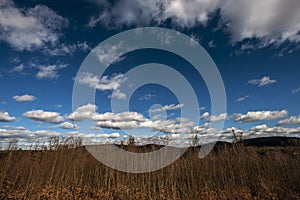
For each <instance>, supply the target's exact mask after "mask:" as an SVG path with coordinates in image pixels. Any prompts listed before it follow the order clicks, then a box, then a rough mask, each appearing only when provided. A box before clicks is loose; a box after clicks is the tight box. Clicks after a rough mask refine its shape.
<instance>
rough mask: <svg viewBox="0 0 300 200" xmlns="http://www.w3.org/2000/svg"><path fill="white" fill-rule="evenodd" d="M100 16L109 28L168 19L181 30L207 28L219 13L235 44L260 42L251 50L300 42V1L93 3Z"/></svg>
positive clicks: (94, 20) (95, 20)
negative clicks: (249, 41) (197, 27)
mask: <svg viewBox="0 0 300 200" xmlns="http://www.w3.org/2000/svg"><path fill="white" fill-rule="evenodd" d="M94 2H95V3H96V4H97V5H98V6H99V8H100V10H101V11H100V15H99V16H96V17H95V16H94V17H92V18H91V19H90V22H89V25H90V27H93V26H96V24H97V23H100V24H101V25H105V26H107V27H121V26H124V25H125V26H149V25H151V24H156V25H159V24H163V23H164V22H165V21H166V20H167V19H171V22H172V23H173V24H174V25H176V26H179V27H181V28H193V27H196V26H198V25H204V26H205V25H206V24H207V21H208V20H209V19H210V17H211V16H214V15H212V14H214V13H216V11H217V10H219V11H220V12H219V14H220V17H221V20H220V21H221V22H222V23H223V28H224V30H225V31H226V32H227V33H230V36H231V38H232V42H233V43H235V42H239V41H242V40H244V39H259V41H260V42H259V44H258V45H253V46H252V48H263V47H266V46H268V45H275V46H277V45H280V44H282V43H283V42H285V41H290V42H295V43H298V42H299V41H300V35H299V31H300V14H299V10H300V4H299V2H298V1H297V0H285V1H282V0H265V1H261V0H252V1H248V0H240V1H238V2H236V1H235V0H223V1H220V0H189V1H185V0H148V1H143V0H137V1H134V2H132V1H126V0H120V1H117V2H115V3H114V4H112V3H110V2H109V1H102V3H101V4H100V3H99V1H94Z"/></svg>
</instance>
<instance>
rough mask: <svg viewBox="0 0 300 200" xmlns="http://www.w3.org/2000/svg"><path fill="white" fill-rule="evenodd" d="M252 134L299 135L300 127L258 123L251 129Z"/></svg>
mask: <svg viewBox="0 0 300 200" xmlns="http://www.w3.org/2000/svg"><path fill="white" fill-rule="evenodd" d="M249 132H250V134H251V135H252V136H254V137H255V136H256V137H257V136H262V135H263V136H287V135H299V133H300V127H298V128H283V127H268V126H267V125H266V124H263V125H258V126H255V127H252V128H250V129H249Z"/></svg>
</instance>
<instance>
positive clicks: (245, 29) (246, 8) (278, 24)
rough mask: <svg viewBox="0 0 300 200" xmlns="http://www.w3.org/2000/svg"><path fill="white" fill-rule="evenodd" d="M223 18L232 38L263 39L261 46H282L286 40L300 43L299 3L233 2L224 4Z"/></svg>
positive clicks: (269, 0)
mask: <svg viewBox="0 0 300 200" xmlns="http://www.w3.org/2000/svg"><path fill="white" fill-rule="evenodd" d="M220 7H221V16H222V18H223V20H224V21H225V22H226V23H227V26H228V30H229V31H230V32H231V34H232V39H233V40H235V41H241V40H243V39H246V38H258V39H261V41H262V42H261V44H260V46H261V47H264V46H266V45H269V44H281V43H283V42H284V41H285V40H289V41H291V42H299V41H300V40H299V39H300V38H299V35H298V32H299V30H300V14H299V9H300V4H299V2H298V1H297V0H286V1H281V0H265V1H260V0H252V1H247V0H240V1H238V2H236V1H233V0H226V1H222V3H221V6H220Z"/></svg>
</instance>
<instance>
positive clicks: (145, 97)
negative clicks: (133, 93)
mask: <svg viewBox="0 0 300 200" xmlns="http://www.w3.org/2000/svg"><path fill="white" fill-rule="evenodd" d="M154 97H155V95H154V94H150V93H149V94H145V95H143V96H140V98H139V100H140V101H149V100H151V99H153V98H154Z"/></svg>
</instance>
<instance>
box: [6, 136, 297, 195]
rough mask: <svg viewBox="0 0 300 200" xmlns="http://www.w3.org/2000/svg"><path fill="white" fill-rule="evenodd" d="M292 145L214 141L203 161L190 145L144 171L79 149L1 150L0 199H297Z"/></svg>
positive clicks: (295, 153)
mask: <svg viewBox="0 0 300 200" xmlns="http://www.w3.org/2000/svg"><path fill="white" fill-rule="evenodd" d="M294 140H297V139H294ZM252 142H253V141H252ZM298 144H299V141H297V145H289V144H282V145H272V146H265V145H261V144H260V145H258V146H257V145H250V144H247V143H238V144H236V145H234V146H233V145H231V144H225V143H218V144H217V145H216V146H215V148H214V150H213V151H212V152H211V153H210V154H209V155H208V156H206V157H205V158H203V159H199V158H198V148H196V147H194V148H190V149H189V150H188V151H187V152H186V153H185V155H184V156H182V157H181V158H180V159H178V160H177V161H176V162H174V163H173V164H171V165H169V166H168V167H166V168H163V169H161V170H159V171H156V172H150V173H144V174H130V173H124V172H119V171H116V170H113V169H110V168H108V167H106V166H105V165H103V164H101V163H100V162H98V161H97V160H96V159H94V158H93V157H92V156H91V155H90V154H89V153H88V151H87V150H86V149H85V148H84V147H77V148H65V147H63V146H62V147H61V148H60V147H59V148H55V149H54V150H51V151H50V150H31V151H22V150H14V151H2V152H1V153H0V199H49V200H52V199H104V200H106V199H107V200H108V199H109V200H110V199H124V200H125V199H162V200H163V199H193V200H194V199H300V198H299V197H300V168H299V167H300V146H299V145H298ZM124 148H127V149H129V150H130V151H141V149H142V150H143V151H144V150H145V149H146V150H147V148H148V147H143V148H142V147H138V146H130V147H129V146H125V147H124ZM149 148H152V147H151V146H149ZM148 150H149V149H148Z"/></svg>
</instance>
